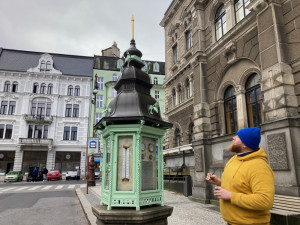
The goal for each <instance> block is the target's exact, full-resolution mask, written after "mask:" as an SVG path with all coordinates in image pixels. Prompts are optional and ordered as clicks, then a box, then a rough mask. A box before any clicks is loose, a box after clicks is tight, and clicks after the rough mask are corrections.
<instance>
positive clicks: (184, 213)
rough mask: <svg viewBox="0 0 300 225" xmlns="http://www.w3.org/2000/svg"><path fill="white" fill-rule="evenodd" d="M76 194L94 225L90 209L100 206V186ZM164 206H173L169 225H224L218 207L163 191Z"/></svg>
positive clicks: (80, 189) (83, 189) (94, 219)
mask: <svg viewBox="0 0 300 225" xmlns="http://www.w3.org/2000/svg"><path fill="white" fill-rule="evenodd" d="M76 194H77V196H78V199H79V201H80V203H81V205H82V208H83V210H84V212H85V214H86V215H87V218H88V220H89V221H90V223H91V225H96V217H95V216H94V214H93V212H92V209H91V207H92V206H94V205H99V204H100V198H101V186H95V187H90V188H89V194H86V188H78V189H76ZM164 198H165V205H168V206H173V207H174V209H173V213H172V215H171V216H170V217H168V224H169V225H182V224H185V225H199V224H201V225H225V224H226V223H225V222H224V220H223V219H222V217H221V214H220V212H219V209H218V207H216V206H214V205H210V204H206V205H205V204H201V203H198V202H194V201H191V200H189V199H188V198H187V197H185V196H183V195H181V194H177V193H174V192H171V191H166V190H165V191H164Z"/></svg>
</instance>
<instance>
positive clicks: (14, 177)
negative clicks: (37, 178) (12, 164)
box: [4, 171, 23, 182]
mask: <svg viewBox="0 0 300 225" xmlns="http://www.w3.org/2000/svg"><path fill="white" fill-rule="evenodd" d="M22 180H23V174H22V171H9V172H8V173H7V174H6V175H5V177H4V182H11V181H16V182H18V181H22Z"/></svg>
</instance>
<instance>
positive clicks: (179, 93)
mask: <svg viewBox="0 0 300 225" xmlns="http://www.w3.org/2000/svg"><path fill="white" fill-rule="evenodd" d="M180 103H182V89H181V86H180V85H179V86H178V104H180Z"/></svg>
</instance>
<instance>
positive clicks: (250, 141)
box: [237, 127, 261, 150]
mask: <svg viewBox="0 0 300 225" xmlns="http://www.w3.org/2000/svg"><path fill="white" fill-rule="evenodd" d="M237 135H238V136H239V138H240V139H241V141H242V142H243V143H244V144H245V145H246V146H247V147H248V148H251V149H253V150H258V148H259V143H260V138H261V136H260V129H259V128H257V127H250V128H244V129H240V130H239V131H238V132H237Z"/></svg>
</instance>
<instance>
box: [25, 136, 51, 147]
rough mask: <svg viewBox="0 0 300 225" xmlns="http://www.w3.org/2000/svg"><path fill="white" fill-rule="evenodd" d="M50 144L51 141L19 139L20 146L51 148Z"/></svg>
mask: <svg viewBox="0 0 300 225" xmlns="http://www.w3.org/2000/svg"><path fill="white" fill-rule="evenodd" d="M52 143H53V139H42V138H19V144H20V145H38V146H51V145H52Z"/></svg>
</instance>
